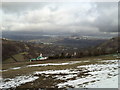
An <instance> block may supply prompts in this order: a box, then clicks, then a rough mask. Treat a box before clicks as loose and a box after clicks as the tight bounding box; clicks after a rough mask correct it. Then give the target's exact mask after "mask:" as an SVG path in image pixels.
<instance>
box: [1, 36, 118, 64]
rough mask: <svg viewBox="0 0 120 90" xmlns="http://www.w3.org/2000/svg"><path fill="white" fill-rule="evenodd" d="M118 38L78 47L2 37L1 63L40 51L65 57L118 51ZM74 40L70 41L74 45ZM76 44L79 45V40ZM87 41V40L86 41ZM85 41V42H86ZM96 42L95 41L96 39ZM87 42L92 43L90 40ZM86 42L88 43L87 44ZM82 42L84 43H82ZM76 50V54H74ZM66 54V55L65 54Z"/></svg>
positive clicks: (51, 55)
mask: <svg viewBox="0 0 120 90" xmlns="http://www.w3.org/2000/svg"><path fill="white" fill-rule="evenodd" d="M119 40H120V37H119V38H112V39H110V40H107V41H105V42H103V41H102V42H103V43H102V42H101V43H102V44H101V43H100V42H99V43H100V44H99V45H96V43H94V45H92V44H91V46H93V47H91V48H86V49H80V48H78V47H76V46H74V47H69V46H64V45H59V44H58V45H55V44H43V43H38V44H36V43H30V42H20V41H13V40H7V39H2V59H3V63H6V62H7V63H8V62H18V61H23V62H24V61H29V59H31V58H36V57H37V56H38V55H39V54H40V53H43V55H44V56H49V57H52V58H60V57H62V58H65V57H71V56H73V57H85V56H97V55H105V54H112V53H116V52H117V51H118V41H119ZM74 42H76V41H74V40H73V42H71V43H72V44H73V45H74ZM77 42H78V45H81V43H80V42H79V41H77ZM87 42H88V41H87ZM87 42H86V43H87ZM96 42H97V41H96ZM89 43H93V42H92V41H91V40H90V41H89ZM89 43H88V44H89ZM83 44H84V43H83ZM97 44H98V43H97ZM75 47H76V48H75ZM75 52H76V54H75ZM66 55H67V56H66Z"/></svg>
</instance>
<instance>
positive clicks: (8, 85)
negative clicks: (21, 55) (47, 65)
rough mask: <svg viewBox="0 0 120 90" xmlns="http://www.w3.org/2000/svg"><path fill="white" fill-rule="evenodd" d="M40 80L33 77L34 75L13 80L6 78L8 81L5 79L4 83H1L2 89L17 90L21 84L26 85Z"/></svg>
mask: <svg viewBox="0 0 120 90" xmlns="http://www.w3.org/2000/svg"><path fill="white" fill-rule="evenodd" d="M38 78H39V77H37V76H32V75H28V76H17V77H15V78H13V79H10V78H6V79H3V80H2V82H0V88H15V87H17V86H20V85H21V84H25V83H27V82H32V81H34V80H36V79H38Z"/></svg>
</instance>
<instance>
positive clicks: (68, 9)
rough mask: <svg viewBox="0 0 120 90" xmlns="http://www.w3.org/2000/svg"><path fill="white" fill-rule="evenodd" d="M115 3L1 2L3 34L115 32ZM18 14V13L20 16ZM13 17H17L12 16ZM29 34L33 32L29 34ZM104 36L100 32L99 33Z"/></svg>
mask: <svg viewBox="0 0 120 90" xmlns="http://www.w3.org/2000/svg"><path fill="white" fill-rule="evenodd" d="M117 9H118V7H117V3H110V2H104V3H87V4H85V3H83V4H81V3H30V2H29V3H3V11H4V14H5V15H6V16H5V20H4V25H3V26H4V27H5V28H6V31H17V32H19V31H22V32H26V33H29V32H32V31H34V32H40V33H41V32H42V33H43V32H44V33H56V32H57V33H66V32H67V33H72V32H73V33H79V34H81V33H82V34H90V33H91V35H93V34H92V32H95V33H94V34H96V35H98V34H99V35H101V34H102V33H103V32H109V33H110V32H118V29H117V26H118V25H117V24H118V23H117V20H118V17H117V15H118V14H117V13H118V11H117ZM20 13H21V14H20ZM16 14H17V15H16ZM32 33H33V32H32ZM103 35H104V33H103Z"/></svg>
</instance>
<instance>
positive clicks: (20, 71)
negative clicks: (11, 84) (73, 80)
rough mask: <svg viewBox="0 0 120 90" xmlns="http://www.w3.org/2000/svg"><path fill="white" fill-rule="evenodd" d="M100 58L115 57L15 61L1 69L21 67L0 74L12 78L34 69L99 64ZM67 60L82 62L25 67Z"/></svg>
mask: <svg viewBox="0 0 120 90" xmlns="http://www.w3.org/2000/svg"><path fill="white" fill-rule="evenodd" d="M99 59H100V60H99ZM102 59H103V60H111V59H115V57H112V56H109V57H108V56H98V57H86V58H77V59H60V60H46V61H36V62H17V63H10V64H3V69H9V68H13V67H22V68H21V69H17V70H8V71H4V72H2V74H3V78H13V77H15V76H20V75H27V74H32V73H33V72H35V71H46V70H63V69H74V68H76V67H77V66H80V65H89V64H96V63H97V64H101V62H97V61H101V60H102ZM68 61H83V62H81V63H76V64H71V65H58V66H42V67H25V66H26V65H31V64H43V63H63V62H68ZM84 61H89V62H84ZM102 63H103V62H102Z"/></svg>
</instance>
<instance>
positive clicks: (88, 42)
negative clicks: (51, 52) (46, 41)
mask: <svg viewBox="0 0 120 90" xmlns="http://www.w3.org/2000/svg"><path fill="white" fill-rule="evenodd" d="M106 41H107V39H87V38H82V39H81V38H77V37H76V38H65V39H64V40H60V41H57V42H55V44H57V45H65V46H72V47H78V48H89V47H95V46H96V45H99V44H101V43H104V42H106Z"/></svg>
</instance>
